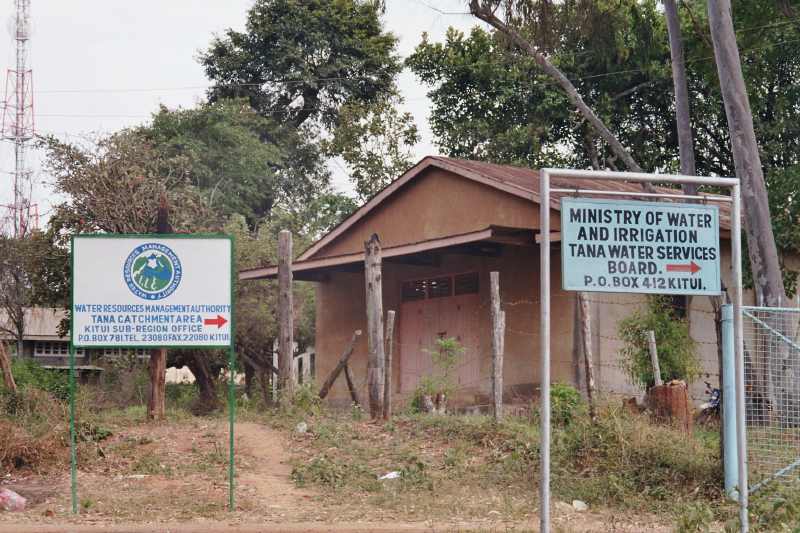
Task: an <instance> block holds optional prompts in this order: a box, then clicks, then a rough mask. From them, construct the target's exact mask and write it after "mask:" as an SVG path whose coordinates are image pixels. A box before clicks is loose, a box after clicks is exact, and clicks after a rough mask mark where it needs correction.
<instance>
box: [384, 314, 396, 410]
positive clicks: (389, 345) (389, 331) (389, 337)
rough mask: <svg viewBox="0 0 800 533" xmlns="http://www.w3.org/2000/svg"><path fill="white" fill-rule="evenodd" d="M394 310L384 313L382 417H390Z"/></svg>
mask: <svg viewBox="0 0 800 533" xmlns="http://www.w3.org/2000/svg"><path fill="white" fill-rule="evenodd" d="M394 315H395V313H394V311H388V312H387V313H386V373H385V379H384V382H383V419H384V420H389V419H390V418H391V417H392V354H393V353H394Z"/></svg>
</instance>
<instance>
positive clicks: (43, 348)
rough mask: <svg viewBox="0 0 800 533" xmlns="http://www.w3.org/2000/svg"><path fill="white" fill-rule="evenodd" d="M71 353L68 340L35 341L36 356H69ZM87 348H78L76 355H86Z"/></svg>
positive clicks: (34, 351) (34, 354) (34, 352)
mask: <svg viewBox="0 0 800 533" xmlns="http://www.w3.org/2000/svg"><path fill="white" fill-rule="evenodd" d="M68 355H69V343H68V342H53V341H36V342H34V343H33V356H34V357H67V356H68ZM85 356H86V350H84V349H83V348H77V349H76V350H75V357H85Z"/></svg>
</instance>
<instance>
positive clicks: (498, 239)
mask: <svg viewBox="0 0 800 533" xmlns="http://www.w3.org/2000/svg"><path fill="white" fill-rule="evenodd" d="M477 242H491V243H497V244H506V245H516V246H529V245H533V244H534V235H533V231H531V230H529V229H523V228H505V227H500V226H491V227H488V228H486V229H482V230H479V231H473V232H469V233H462V234H459V235H448V236H446V237H441V238H438V239H429V240H425V241H420V242H415V243H409V244H402V245H399V246H387V247H386V248H383V249H382V250H381V257H382V258H383V259H392V258H396V257H402V256H410V255H415V254H420V253H424V252H430V251H434V250H445V249H447V248H453V247H458V246H462V245H465V244H471V243H477ZM363 262H364V252H358V253H352V254H345V255H338V256H332V257H321V258H319V259H308V260H305V261H303V260H300V261H296V262H295V263H293V264H292V273H293V274H294V276H295V277H296V278H298V279H303V278H304V277H307V275H308V274H310V273H312V272H322V271H325V270H334V269H336V268H337V267H345V266H347V265H360V264H363ZM277 275H278V267H277V266H274V265H273V266H268V267H263V268H254V269H250V270H242V271H241V272H239V279H240V280H257V279H270V278H275V277H277Z"/></svg>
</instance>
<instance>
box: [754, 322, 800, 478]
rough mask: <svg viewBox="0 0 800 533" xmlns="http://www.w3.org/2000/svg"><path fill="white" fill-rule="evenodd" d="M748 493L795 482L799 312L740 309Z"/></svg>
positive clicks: (798, 470)
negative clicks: (743, 357) (770, 484)
mask: <svg viewBox="0 0 800 533" xmlns="http://www.w3.org/2000/svg"><path fill="white" fill-rule="evenodd" d="M742 312H743V331H742V334H743V339H744V352H745V353H744V356H745V384H746V386H745V388H746V396H745V408H746V420H747V451H748V470H749V479H750V484H751V487H750V490H751V491H754V490H758V489H759V488H760V487H762V486H764V485H766V484H767V483H771V482H773V481H775V482H780V483H797V482H798V481H800V343H799V342H798V340H799V339H798V335H800V310H799V309H776V308H765V307H745V308H743V310H742Z"/></svg>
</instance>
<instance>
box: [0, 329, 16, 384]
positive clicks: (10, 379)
mask: <svg viewBox="0 0 800 533" xmlns="http://www.w3.org/2000/svg"><path fill="white" fill-rule="evenodd" d="M0 370H2V372H3V385H4V386H5V388H6V389H7V390H8V391H10V392H12V393H13V394H16V393H17V384H16V382H15V381H14V374H13V373H12V372H11V358H10V357H9V355H8V350H6V343H5V342H2V341H0Z"/></svg>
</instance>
